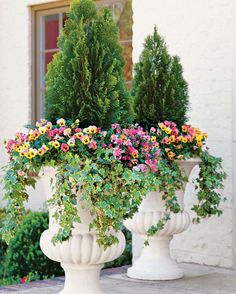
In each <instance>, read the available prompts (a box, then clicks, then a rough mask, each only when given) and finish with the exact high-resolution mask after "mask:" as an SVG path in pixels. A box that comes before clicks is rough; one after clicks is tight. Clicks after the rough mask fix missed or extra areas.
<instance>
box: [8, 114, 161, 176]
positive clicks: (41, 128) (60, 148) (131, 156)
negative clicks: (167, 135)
mask: <svg viewBox="0 0 236 294" xmlns="http://www.w3.org/2000/svg"><path fill="white" fill-rule="evenodd" d="M158 146H159V144H158V143H157V142H156V137H155V136H153V135H150V134H149V133H148V132H145V131H144V130H143V128H141V127H140V126H137V125H136V126H132V127H130V128H125V129H122V128H121V126H120V125H118V124H113V125H112V128H111V129H110V130H109V131H102V130H101V128H98V127H96V126H89V127H87V128H83V129H82V128H80V127H79V120H77V121H76V122H75V123H74V124H71V125H69V124H67V123H66V121H65V120H64V119H62V118H61V119H59V120H57V125H55V126H54V125H52V123H51V122H48V121H46V120H45V119H41V120H40V122H37V123H36V128H35V129H32V130H30V131H29V133H28V134H24V133H17V134H16V136H15V139H14V140H12V139H11V140H9V141H8V142H6V148H7V151H8V153H10V154H11V156H21V157H24V158H25V160H33V159H34V158H35V159H36V160H38V158H40V157H42V156H44V155H45V156H47V154H50V156H54V157H57V156H58V153H67V152H72V153H73V154H82V153H83V154H84V153H86V152H87V153H88V152H89V153H90V156H94V155H95V154H96V153H99V152H100V151H101V150H108V151H110V154H111V156H113V157H114V159H115V160H117V161H121V162H122V164H124V165H125V166H127V167H129V168H135V170H137V171H140V170H141V171H142V172H147V171H148V170H149V169H150V170H151V171H152V172H156V170H157V163H158V161H159V159H160V149H159V147H158Z"/></svg>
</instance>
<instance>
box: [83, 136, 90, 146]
mask: <svg viewBox="0 0 236 294" xmlns="http://www.w3.org/2000/svg"><path fill="white" fill-rule="evenodd" d="M89 142H90V138H89V136H87V135H86V136H84V137H83V139H82V143H83V144H88V143H89Z"/></svg>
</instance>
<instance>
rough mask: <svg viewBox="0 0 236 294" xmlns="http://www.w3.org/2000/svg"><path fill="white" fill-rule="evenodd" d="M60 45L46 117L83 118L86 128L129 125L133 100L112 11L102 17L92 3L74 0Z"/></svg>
mask: <svg viewBox="0 0 236 294" xmlns="http://www.w3.org/2000/svg"><path fill="white" fill-rule="evenodd" d="M58 46H59V49H60V51H59V52H58V53H57V54H56V55H55V56H54V59H53V61H52V62H51V64H50V65H49V67H48V73H47V77H46V97H45V104H46V117H47V118H48V119H50V120H52V121H55V120H56V119H57V118H60V117H64V118H65V119H72V120H75V119H77V118H79V119H80V121H81V125H82V126H85V125H97V126H99V127H108V126H110V125H111V123H112V122H117V121H119V120H120V121H122V122H123V121H127V120H128V119H129V118H130V114H131V105H130V96H129V94H128V91H127V90H126V87H125V82H124V78H123V67H124V60H123V57H122V49H121V46H120V44H119V38H118V29H117V26H116V24H115V22H114V20H113V19H112V16H111V14H110V12H109V11H108V10H104V11H103V12H102V13H98V11H97V8H96V5H95V4H94V3H93V1H91V0H81V1H73V2H72V5H71V8H70V11H69V14H68V20H67V21H66V24H65V28H64V29H63V30H62V32H61V34H60V37H59V41H58Z"/></svg>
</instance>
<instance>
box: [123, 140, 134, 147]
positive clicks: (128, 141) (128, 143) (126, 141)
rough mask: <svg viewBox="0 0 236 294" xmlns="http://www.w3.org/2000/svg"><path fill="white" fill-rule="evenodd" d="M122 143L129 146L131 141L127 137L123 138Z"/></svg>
mask: <svg viewBox="0 0 236 294" xmlns="http://www.w3.org/2000/svg"><path fill="white" fill-rule="evenodd" d="M123 145H125V146H131V145H132V143H131V141H130V139H128V140H125V141H124V142H123Z"/></svg>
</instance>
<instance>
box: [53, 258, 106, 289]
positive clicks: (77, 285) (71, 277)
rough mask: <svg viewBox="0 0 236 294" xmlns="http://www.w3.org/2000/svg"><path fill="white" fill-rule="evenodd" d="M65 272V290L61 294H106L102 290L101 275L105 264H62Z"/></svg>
mask: <svg viewBox="0 0 236 294" xmlns="http://www.w3.org/2000/svg"><path fill="white" fill-rule="evenodd" d="M61 266H62V267H63V269H64V271H65V285H64V289H63V290H62V291H61V292H59V294H78V293H80V294H105V292H103V291H102V290H101V288H100V284H99V274H100V270H101V268H102V267H103V264H98V265H74V264H63V263H62V264H61Z"/></svg>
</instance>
